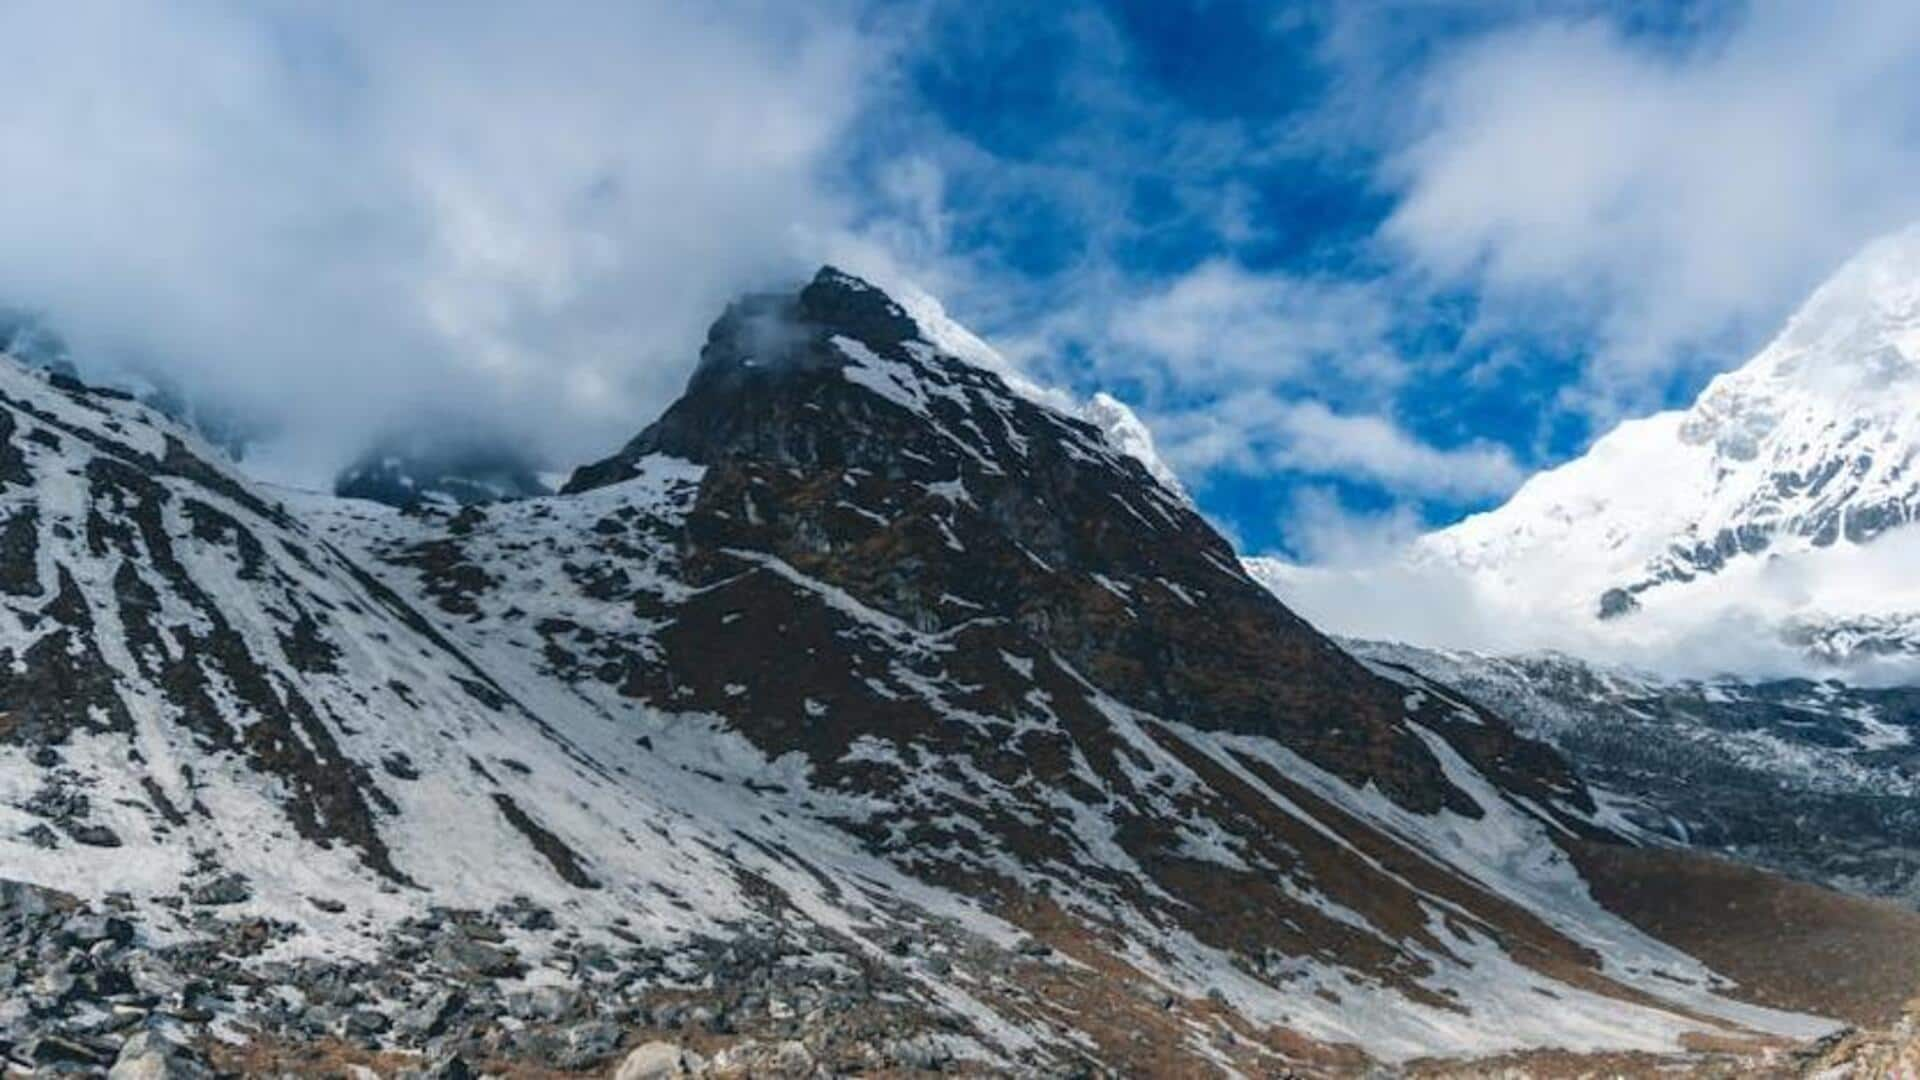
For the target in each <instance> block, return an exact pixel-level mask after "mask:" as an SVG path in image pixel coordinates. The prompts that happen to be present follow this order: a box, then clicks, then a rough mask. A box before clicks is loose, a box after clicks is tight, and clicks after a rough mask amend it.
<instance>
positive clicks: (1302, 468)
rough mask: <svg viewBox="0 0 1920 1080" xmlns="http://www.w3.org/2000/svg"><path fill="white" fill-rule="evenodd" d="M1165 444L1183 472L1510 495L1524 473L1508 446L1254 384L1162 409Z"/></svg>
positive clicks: (1418, 492)
mask: <svg viewBox="0 0 1920 1080" xmlns="http://www.w3.org/2000/svg"><path fill="white" fill-rule="evenodd" d="M1159 421H1160V423H1159V428H1160V430H1159V434H1160V437H1161V439H1162V442H1163V451H1162V452H1163V454H1164V455H1165V456H1166V458H1167V459H1168V460H1169V461H1170V462H1171V463H1172V464H1173V467H1174V468H1175V469H1176V470H1178V471H1180V472H1181V474H1182V475H1183V476H1184V475H1201V476H1204V475H1205V474H1206V473H1207V472H1209V471H1211V470H1214V469H1219V468H1222V467H1233V468H1236V469H1238V470H1240V471H1243V472H1251V473H1259V472H1276V471H1290V472H1296V473H1302V474H1305V475H1308V476H1318V477H1347V478H1351V479H1357V480H1362V481H1369V482H1372V483H1374V484H1377V485H1378V486H1379V487H1381V488H1383V489H1384V490H1386V491H1388V492H1391V493H1393V494H1396V495H1402V496H1408V497H1415V498H1418V497H1431V496H1445V497H1450V498H1457V499H1482V498H1485V497H1488V496H1494V495H1505V494H1507V493H1508V492H1510V491H1512V490H1513V489H1514V488H1515V487H1517V486H1518V485H1519V483H1520V480H1521V479H1522V477H1523V476H1524V475H1525V474H1524V472H1523V470H1522V469H1521V468H1520V466H1519V465H1518V464H1517V463H1516V462H1515V461H1514V458H1513V454H1512V453H1511V452H1510V451H1508V450H1507V449H1506V448H1505V447H1503V446H1499V445H1497V444H1494V443H1490V442H1486V441H1482V440H1475V441H1473V442H1469V443H1467V444H1465V445H1462V446H1456V447H1448V448H1440V447H1436V446H1433V445H1430V444H1429V443H1427V442H1425V441H1422V440H1420V439H1418V438H1415V437H1414V436H1413V435H1411V434H1409V433H1408V432H1407V431H1406V430H1405V429H1404V428H1402V427H1401V426H1400V425H1399V424H1397V423H1396V422H1394V420H1393V419H1392V418H1390V417H1388V416H1384V415H1378V414H1343V413H1337V412H1334V411H1333V410H1332V409H1330V408H1328V407H1327V406H1326V405H1324V404H1322V403H1320V402H1318V401H1313V400H1286V399H1283V398H1279V397H1276V396H1274V395H1273V394H1270V393H1265V392H1257V391H1256V392H1250V393H1244V394H1238V395H1235V396H1232V397H1229V398H1226V399H1224V400H1220V401H1215V402H1209V403H1208V404H1207V405H1205V406H1204V407H1201V408H1196V409H1193V410H1190V411H1187V412H1181V413H1174V414H1168V415H1163V416H1161V417H1160V418H1159Z"/></svg>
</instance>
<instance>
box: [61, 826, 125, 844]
mask: <svg viewBox="0 0 1920 1080" xmlns="http://www.w3.org/2000/svg"><path fill="white" fill-rule="evenodd" d="M66 828H67V835H68V836H71V837H73V840H74V843H77V844H85V845H87V846H88V847H119V846H120V834H119V833H117V832H114V831H113V830H112V829H109V828H107V827H106V826H105V825H93V824H89V823H85V822H70V823H69V824H68V825H67V827H66Z"/></svg>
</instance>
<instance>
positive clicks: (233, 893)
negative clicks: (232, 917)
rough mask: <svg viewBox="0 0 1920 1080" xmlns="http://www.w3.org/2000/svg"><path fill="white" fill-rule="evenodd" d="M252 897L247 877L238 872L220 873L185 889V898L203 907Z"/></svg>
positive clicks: (240, 901) (236, 902)
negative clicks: (210, 879) (209, 879)
mask: <svg viewBox="0 0 1920 1080" xmlns="http://www.w3.org/2000/svg"><path fill="white" fill-rule="evenodd" d="M252 897H253V889H252V888H250V887H249V886H248V885H247V879H246V878H245V877H242V876H241V875H239V874H222V875H220V876H219V877H217V878H214V879H213V880H212V881H203V882H201V883H200V884H198V885H195V886H194V887H193V888H191V889H189V890H187V899H189V900H192V901H193V902H194V903H196V904H200V905H202V906H205V907H218V906H222V905H226V904H241V903H245V902H246V901H247V900H249V899H252Z"/></svg>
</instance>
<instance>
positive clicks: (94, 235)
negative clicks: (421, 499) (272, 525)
mask: <svg viewBox="0 0 1920 1080" xmlns="http://www.w3.org/2000/svg"><path fill="white" fill-rule="evenodd" d="M858 25H859V23H858V21H857V20H855V19H852V18H849V17H846V12H844V11H841V10H839V8H838V6H837V5H835V4H824V5H823V4H809V5H786V4H778V3H760V2H757V0H740V2H722V3H714V4H697V5H695V4H672V3H627V2H613V0H608V2H605V3H570V4H565V5H534V4H510V3H490V2H465V0H463V2H459V3H424V4H305V3H265V4H246V3H228V2H223V0H169V2H166V3H159V2H153V3H140V2H112V3H107V2H98V3H95V2H89V0H19V2H14V3H8V4H6V5H0V41H5V42H6V44H7V49H8V53H9V57H10V59H9V62H8V63H7V64H6V65H5V66H4V68H0V133H3V134H4V136H5V145H6V152H5V161H6V166H5V176H4V180H3V181H0V183H4V186H5V195H4V197H0V235H4V236H5V237H6V242H5V244H3V245H0V302H5V303H8V304H14V305H29V306H33V307H37V308H39V309H41V310H43V311H44V312H45V314H46V316H47V317H48V319H49V320H50V321H51V322H52V323H53V324H54V325H55V326H57V327H58V328H60V330H61V331H62V332H63V333H65V334H66V335H67V336H69V337H70V338H72V339H73V342H74V352H75V354H76V356H78V357H81V358H83V360H87V361H90V362H91V363H92V364H93V365H94V367H95V368H96V369H98V368H99V367H100V366H102V364H103V363H104V362H107V361H112V362H117V363H122V364H129V365H135V366H138V365H155V366H158V367H159V368H161V369H162V370H164V371H165V372H167V373H168V374H169V375H170V376H172V377H173V378H175V379H177V380H178V381H179V382H181V383H183V384H185V385H187V386H188V387H190V388H195V389H198V390H199V391H201V392H203V393H204V392H207V391H209V390H217V391H218V392H219V393H220V394H221V395H222V396H224V397H225V398H226V399H228V402H229V403H231V404H234V405H237V406H239V407H242V408H245V409H249V410H253V411H256V412H261V413H264V414H266V415H267V416H269V417H270V418H271V419H272V420H273V421H275V422H276V424H277V425H278V426H279V428H280V431H281V438H280V439H279V440H277V442H276V443H275V444H273V445H271V446H269V447H267V448H266V452H267V454H268V460H267V461H266V462H264V465H265V466H266V467H267V469H268V470H269V471H270V472H274V473H277V474H279V475H280V476H282V477H283V478H289V479H296V480H304V481H308V482H314V481H323V480H324V479H325V475H326V473H327V472H328V471H329V470H331V469H332V468H333V467H335V466H337V465H338V464H339V463H340V462H341V461H342V460H343V459H344V458H345V457H346V456H348V455H350V454H351V453H352V452H353V451H354V450H355V449H357V448H358V447H359V446H360V445H363V444H364V443H365V441H366V440H367V439H368V438H369V437H370V436H371V435H373V434H374V433H376V432H378V431H379V430H380V429H382V428H383V427H385V426H387V425H389V424H392V423H395V422H397V421H401V420H403V419H406V418H412V417H415V416H419V415H422V414H425V413H431V414H433V415H437V416H441V417H449V418H457V422H459V423H462V424H483V425H492V424H498V425H503V426H505V427H506V428H507V429H508V430H509V431H511V432H513V433H514V434H516V435H519V436H523V437H526V438H530V439H533V440H534V441H535V442H536V443H538V445H539V446H540V448H541V449H542V450H544V451H545V452H546V453H548V454H550V455H553V456H555V457H556V458H558V459H560V460H567V459H576V460H577V459H578V458H580V457H583V456H585V455H587V454H589V453H593V452H597V451H601V450H604V449H606V448H607V447H608V446H610V445H612V444H614V443H616V442H617V441H619V440H620V439H622V438H625V437H626V436H628V435H630V434H631V433H632V432H633V430H635V429H636V428H637V427H638V426H639V425H640V424H642V423H644V422H645V421H647V420H648V419H650V418H651V417H652V416H653V415H654V413H656V412H657V411H658V409H659V408H660V407H661V406H663V405H664V404H665V402H666V401H667V400H668V399H669V398H670V397H671V396H672V394H674V393H675V392H677V390H678V388H679V385H680V383H681V381H682V379H683V378H684V377H685V373H686V371H687V370H688V368H689V367H690V366H691V364H692V363H693V361H694V350H696V349H697V347H698V344H699V340H700V334H701V331H702V330H703V329H704V325H705V323H706V321H707V320H708V319H710V318H711V317H712V315H713V314H714V313H715V312H717V310H718V307H719V305H720V304H721V303H723V302H724V300H725V298H726V297H727V296H728V295H729V294H731V293H732V292H734V291H736V290H737V289H738V288H740V287H742V286H743V285H746V284H752V283H755V282H758V281H763V280H766V279H768V278H771V277H776V276H785V275H790V274H795V273H798V272H800V271H802V270H804V269H805V267H804V263H805V262H806V256H807V255H808V253H809V249H813V248H816V247H817V246H818V245H817V243H816V242H815V241H814V240H813V239H812V237H815V236H817V235H819V234H824V233H827V232H831V231H832V230H834V229H835V228H837V227H838V225H839V223H840V222H841V221H842V220H843V218H844V214H843V212H842V210H841V209H840V208H839V207H838V206H837V205H836V201H835V200H834V199H833V198H832V197H831V195H830V194H829V193H828V192H827V191H826V189H825V186H824V184H823V182H822V180H821V173H822V166H823V162H825V161H826V160H827V159H828V158H829V157H830V155H832V154H833V153H834V152H835V151H836V146H837V142H838V140H839V138H840V136H841V133H842V131H843V129H844V128H845V127H846V125H847V124H849V123H850V122H851V118H852V117H853V116H854V114H855V111H856V110H857V108H858V106H859V101H860V97H859V88H860V86H861V85H862V82H863V80H864V79H866V77H867V76H868V75H869V73H870V69H871V67H872V65H873V64H875V63H876V62H878V59H879V56H880V53H879V52H878V50H877V47H876V43H875V42H874V41H872V40H871V39H870V38H868V37H863V36H862V35H861V34H860V33H859V32H858V31H857V30H856V29H855V28H856V27H857V26H858Z"/></svg>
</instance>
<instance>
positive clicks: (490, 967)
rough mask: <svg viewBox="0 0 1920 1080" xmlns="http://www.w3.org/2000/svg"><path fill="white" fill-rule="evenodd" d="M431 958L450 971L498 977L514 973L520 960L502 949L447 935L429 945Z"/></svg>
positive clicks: (519, 969)
mask: <svg viewBox="0 0 1920 1080" xmlns="http://www.w3.org/2000/svg"><path fill="white" fill-rule="evenodd" d="M433 959H434V961H435V962H436V963H438V964H439V965H440V966H441V967H444V968H447V969H448V970H450V971H455V972H460V973H463V974H469V975H480V976H484V977H486V978H492V979H499V978H505V977H508V976H511V975H518V974H519V973H520V971H521V967H520V960H519V958H518V957H516V956H515V955H514V953H513V952H512V950H510V949H502V948H498V947H496V946H493V945H488V944H485V943H484V942H479V941H472V940H469V939H467V938H465V937H449V938H445V939H443V940H442V941H441V942H440V943H439V944H438V945H435V946H434V947H433Z"/></svg>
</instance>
